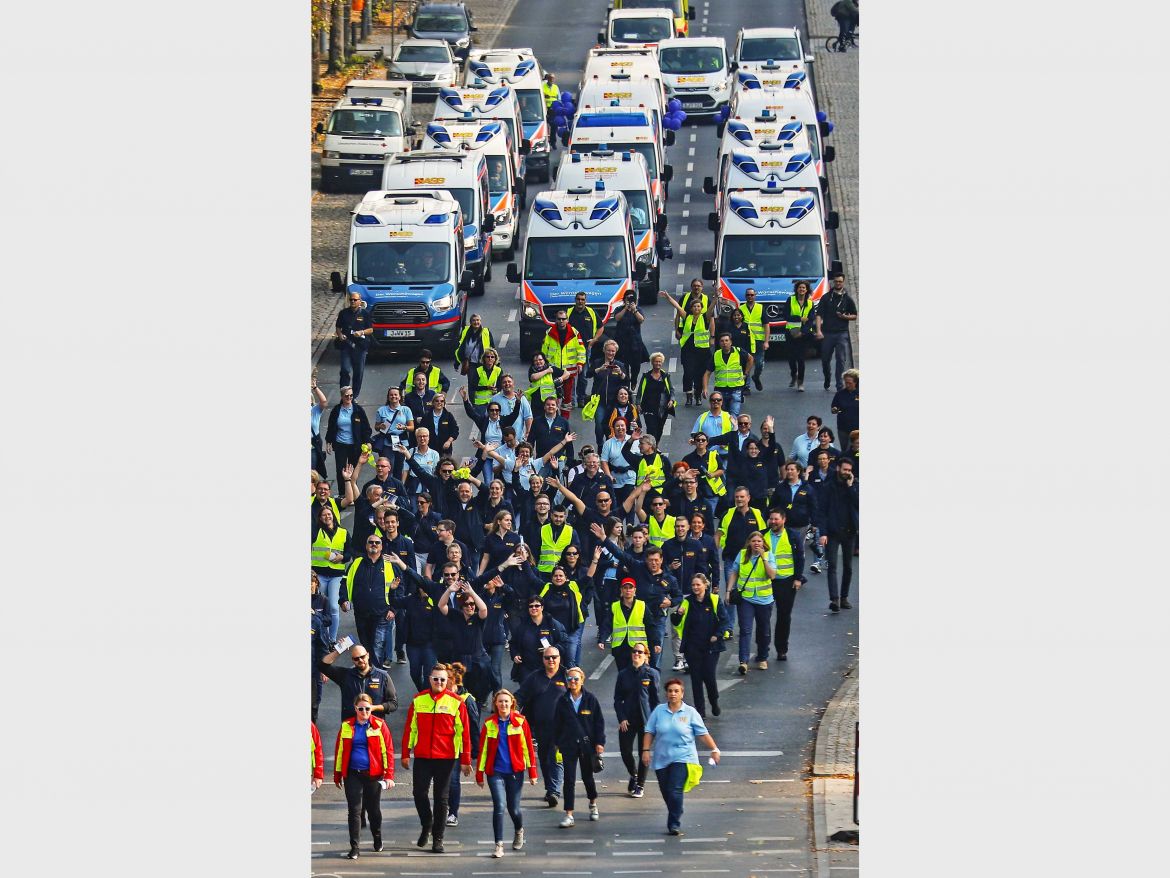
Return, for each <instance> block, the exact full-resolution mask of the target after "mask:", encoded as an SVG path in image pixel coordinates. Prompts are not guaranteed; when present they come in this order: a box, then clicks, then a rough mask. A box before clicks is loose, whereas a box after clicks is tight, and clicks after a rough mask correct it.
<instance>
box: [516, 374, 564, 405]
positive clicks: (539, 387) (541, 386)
mask: <svg viewBox="0 0 1170 878" xmlns="http://www.w3.org/2000/svg"><path fill="white" fill-rule="evenodd" d="M524 393H525V394H526V395H527V396H531V397H539V398H540V401H541V402H544V401H545V400H546V399H550V398H553V397H555V396H556V395H557V386H556V384H554V383H553V377H552V375H551V374H548V375H543V376H541V377H540V378H537V379H536V383H535V384H530V385H528V389H527V390H525V391H524Z"/></svg>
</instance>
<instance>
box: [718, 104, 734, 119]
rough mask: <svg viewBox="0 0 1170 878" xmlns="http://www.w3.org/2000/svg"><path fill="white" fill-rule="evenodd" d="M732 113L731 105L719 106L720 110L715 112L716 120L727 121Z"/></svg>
mask: <svg viewBox="0 0 1170 878" xmlns="http://www.w3.org/2000/svg"><path fill="white" fill-rule="evenodd" d="M730 115H731V105H730V104H724V105H723V106H722V107H720V108H719V112H718V113H716V114H715V120H716V121H717V122H726V121H727V118H728V117H729V116H730Z"/></svg>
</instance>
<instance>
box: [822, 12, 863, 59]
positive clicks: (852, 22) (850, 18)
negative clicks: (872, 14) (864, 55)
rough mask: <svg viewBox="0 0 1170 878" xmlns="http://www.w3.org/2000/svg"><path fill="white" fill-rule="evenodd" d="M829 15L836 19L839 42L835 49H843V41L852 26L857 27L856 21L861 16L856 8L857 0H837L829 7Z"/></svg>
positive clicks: (846, 38)
mask: <svg viewBox="0 0 1170 878" xmlns="http://www.w3.org/2000/svg"><path fill="white" fill-rule="evenodd" d="M829 15H831V16H833V18H835V19H837V27H838V28H839V30H838V31H837V41H838V42H839V43H840V44H841V45H840V46H839V47H838V49H837V51H838V52H844V51H845V45H844V44H845V41H846V40H848V39H849V37H850V36H851V35H852V34H853V28H855V27H857V22H858V21H859V20H860V18H861V12H860V11H859V9H858V5H857V0H837V2H836V3H834V4H833V5H832V6H831V7H830V8H829Z"/></svg>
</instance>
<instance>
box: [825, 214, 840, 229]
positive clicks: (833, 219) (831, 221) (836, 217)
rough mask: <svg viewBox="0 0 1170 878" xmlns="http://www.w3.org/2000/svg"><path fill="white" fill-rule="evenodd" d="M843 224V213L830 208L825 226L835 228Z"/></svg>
mask: <svg viewBox="0 0 1170 878" xmlns="http://www.w3.org/2000/svg"><path fill="white" fill-rule="evenodd" d="M840 225H841V214H839V213H837V211H835V210H830V211H829V214H828V216H826V217H825V228H826V229H835V228H837V227H839V226H840Z"/></svg>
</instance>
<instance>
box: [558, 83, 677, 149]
mask: <svg viewBox="0 0 1170 878" xmlns="http://www.w3.org/2000/svg"><path fill="white" fill-rule="evenodd" d="M577 106H579V107H650V108H652V109H653V110H654V117H655V121H656V123H657V125H658V130H659V131H661V132H663V136H664V137H665V134H666V129H664V128H663V127H662V120H663V118H664V117H665V116H666V92H665V90H664V88H663V84H662V80H661V79H660V78H659V77H656V76H650V75H649V74H647V73H635V74H631V73H608V74H606V73H592V74H589V73H587V74H586V75H585V76H584V78H582V80H581V93H580V95H579V96H578V98H577ZM670 133H671V134H673V133H674V132H673V131H672V132H670Z"/></svg>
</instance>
